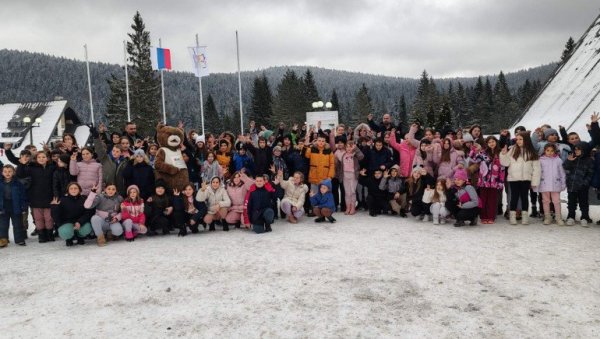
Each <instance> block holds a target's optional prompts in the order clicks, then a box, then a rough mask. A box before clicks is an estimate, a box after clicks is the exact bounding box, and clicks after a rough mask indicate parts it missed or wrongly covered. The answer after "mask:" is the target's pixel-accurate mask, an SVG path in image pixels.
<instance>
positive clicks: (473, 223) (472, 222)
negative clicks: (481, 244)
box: [469, 217, 477, 226]
mask: <svg viewBox="0 0 600 339" xmlns="http://www.w3.org/2000/svg"><path fill="white" fill-rule="evenodd" d="M469 225H471V226H477V217H475V218H473V219H471V221H470V223H469Z"/></svg>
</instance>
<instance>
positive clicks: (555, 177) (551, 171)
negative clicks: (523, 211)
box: [537, 155, 567, 192]
mask: <svg viewBox="0 0 600 339" xmlns="http://www.w3.org/2000/svg"><path fill="white" fill-rule="evenodd" d="M540 166H541V168H542V174H541V178H540V185H539V186H538V188H537V191H538V192H562V191H564V190H565V188H566V187H567V182H566V181H567V178H566V174H565V170H564V168H563V162H562V159H561V158H560V157H559V156H558V155H555V156H553V157H547V156H542V157H541V158H540Z"/></svg>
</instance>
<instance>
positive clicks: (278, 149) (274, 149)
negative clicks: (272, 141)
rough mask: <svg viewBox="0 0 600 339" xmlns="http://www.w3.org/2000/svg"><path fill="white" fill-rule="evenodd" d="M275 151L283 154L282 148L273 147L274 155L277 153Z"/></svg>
mask: <svg viewBox="0 0 600 339" xmlns="http://www.w3.org/2000/svg"><path fill="white" fill-rule="evenodd" d="M275 151H279V152H281V146H275V147H273V153H275Z"/></svg>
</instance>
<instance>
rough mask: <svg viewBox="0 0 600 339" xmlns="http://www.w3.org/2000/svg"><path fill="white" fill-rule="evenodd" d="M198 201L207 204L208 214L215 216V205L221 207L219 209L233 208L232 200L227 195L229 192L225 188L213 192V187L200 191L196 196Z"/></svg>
mask: <svg viewBox="0 0 600 339" xmlns="http://www.w3.org/2000/svg"><path fill="white" fill-rule="evenodd" d="M196 200H197V201H200V202H206V207H207V208H208V214H215V211H213V210H212V209H211V206H213V205H219V208H227V207H230V206H231V199H229V195H228V194H227V190H225V188H223V187H219V188H218V189H216V190H213V189H212V187H210V186H209V187H207V188H206V190H204V191H202V190H199V191H198V193H197V194H196Z"/></svg>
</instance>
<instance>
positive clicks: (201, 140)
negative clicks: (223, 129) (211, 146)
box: [194, 135, 205, 143]
mask: <svg viewBox="0 0 600 339" xmlns="http://www.w3.org/2000/svg"><path fill="white" fill-rule="evenodd" d="M204 140H205V139H204V135H197V136H196V138H195V139H194V142H195V143H199V142H201V143H205V141H204Z"/></svg>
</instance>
